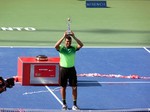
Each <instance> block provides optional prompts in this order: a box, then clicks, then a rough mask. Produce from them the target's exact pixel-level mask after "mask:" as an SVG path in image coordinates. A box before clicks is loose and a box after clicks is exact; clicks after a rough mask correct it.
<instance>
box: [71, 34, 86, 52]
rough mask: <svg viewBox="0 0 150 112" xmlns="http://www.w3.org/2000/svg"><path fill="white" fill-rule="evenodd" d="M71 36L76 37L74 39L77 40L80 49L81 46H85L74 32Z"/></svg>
mask: <svg viewBox="0 0 150 112" xmlns="http://www.w3.org/2000/svg"><path fill="white" fill-rule="evenodd" d="M71 33H72V34H71V36H72V37H73V38H74V40H75V41H76V42H77V44H78V46H77V49H80V48H81V47H83V43H82V42H81V41H80V40H79V39H78V38H77V37H75V35H74V33H73V32H71Z"/></svg>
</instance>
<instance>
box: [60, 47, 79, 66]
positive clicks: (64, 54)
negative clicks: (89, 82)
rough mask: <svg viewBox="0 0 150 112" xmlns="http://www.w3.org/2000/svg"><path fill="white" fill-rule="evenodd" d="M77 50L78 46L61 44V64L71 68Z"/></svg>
mask: <svg viewBox="0 0 150 112" xmlns="http://www.w3.org/2000/svg"><path fill="white" fill-rule="evenodd" d="M76 51H77V46H70V47H69V48H66V47H65V46H62V45H60V46H59V55H60V66H61V67H65V68H70V67H73V66H74V63H75V52H76Z"/></svg>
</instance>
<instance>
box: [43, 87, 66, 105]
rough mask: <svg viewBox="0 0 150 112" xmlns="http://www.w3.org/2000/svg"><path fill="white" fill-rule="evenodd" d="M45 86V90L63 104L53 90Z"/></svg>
mask: <svg viewBox="0 0 150 112" xmlns="http://www.w3.org/2000/svg"><path fill="white" fill-rule="evenodd" d="M45 87H46V88H47V90H48V91H49V92H50V93H51V94H52V95H53V96H54V97H55V98H56V100H57V101H58V102H59V103H60V104H61V105H63V103H62V102H61V100H60V99H59V98H58V97H57V96H56V95H55V94H54V92H53V91H52V90H51V89H50V88H49V87H48V86H45Z"/></svg>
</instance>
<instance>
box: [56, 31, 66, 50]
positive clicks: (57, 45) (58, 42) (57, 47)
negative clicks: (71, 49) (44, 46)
mask: <svg viewBox="0 0 150 112" xmlns="http://www.w3.org/2000/svg"><path fill="white" fill-rule="evenodd" d="M65 36H66V32H65V33H64V35H63V37H61V38H60V39H59V40H58V41H57V43H56V44H55V49H56V50H59V45H60V44H61V43H62V41H63V40H64V38H65Z"/></svg>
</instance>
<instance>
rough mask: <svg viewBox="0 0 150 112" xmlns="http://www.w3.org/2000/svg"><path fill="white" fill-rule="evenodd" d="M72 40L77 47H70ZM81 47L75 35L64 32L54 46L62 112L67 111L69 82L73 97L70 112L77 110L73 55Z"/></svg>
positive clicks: (81, 44)
mask: <svg viewBox="0 0 150 112" xmlns="http://www.w3.org/2000/svg"><path fill="white" fill-rule="evenodd" d="M72 39H74V40H75V41H76V42H77V45H71V43H72ZM63 40H64V41H65V45H61V43H62V42H63ZM82 47H83V43H82V42H81V41H80V40H79V39H78V38H77V37H75V34H74V33H73V32H72V31H71V32H70V34H67V32H64V35H63V37H62V38H60V39H59V40H58V42H57V43H56V44H55V48H56V50H57V51H58V52H59V55H60V82H59V83H60V86H61V96H62V102H63V106H62V109H63V110H68V107H67V104H66V87H67V83H68V81H69V86H71V87H72V96H73V106H72V110H79V108H78V106H77V75H76V69H75V66H74V64H75V53H76V51H78V50H79V49H80V48H82Z"/></svg>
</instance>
